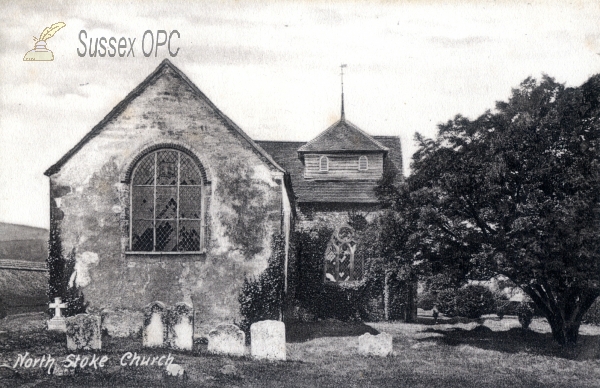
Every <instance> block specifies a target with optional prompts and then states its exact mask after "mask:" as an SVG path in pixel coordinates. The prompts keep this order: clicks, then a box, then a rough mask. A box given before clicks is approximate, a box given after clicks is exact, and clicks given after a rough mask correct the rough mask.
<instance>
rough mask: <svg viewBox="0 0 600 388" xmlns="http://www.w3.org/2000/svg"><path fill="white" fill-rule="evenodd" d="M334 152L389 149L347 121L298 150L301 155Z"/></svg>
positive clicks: (336, 125) (384, 150) (338, 123)
mask: <svg viewBox="0 0 600 388" xmlns="http://www.w3.org/2000/svg"><path fill="white" fill-rule="evenodd" d="M332 151H333V152H335V151H383V152H387V151H388V149H387V147H385V146H383V145H382V144H381V143H380V142H378V141H377V140H375V139H374V138H373V137H371V136H369V135H368V134H367V133H365V132H364V131H362V130H361V129H360V128H358V127H357V126H356V125H354V124H352V123H351V122H349V121H347V120H345V119H342V120H340V121H338V122H336V123H335V124H333V125H332V126H331V127H329V128H327V129H326V130H325V131H323V132H322V133H321V134H320V135H319V136H317V137H315V138H314V139H313V140H311V141H309V142H308V143H306V144H304V145H303V146H302V147H300V148H299V149H298V152H300V153H306V152H332Z"/></svg>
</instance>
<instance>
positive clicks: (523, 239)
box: [394, 75, 600, 345]
mask: <svg viewBox="0 0 600 388" xmlns="http://www.w3.org/2000/svg"><path fill="white" fill-rule="evenodd" d="M599 135H600V75H596V76H594V77H592V78H590V79H589V80H588V81H587V82H586V83H585V84H583V85H582V86H580V87H576V88H565V86H564V85H562V84H559V83H557V82H556V81H554V80H553V79H552V78H550V77H548V76H544V77H543V79H542V80H541V81H539V82H538V81H537V80H535V79H532V78H528V79H526V80H525V81H523V82H522V83H521V85H520V87H519V88H517V89H513V91H512V95H511V97H510V98H509V99H508V101H507V102H498V103H497V104H496V110H495V111H494V112H491V111H488V112H485V114H483V115H482V116H480V117H479V118H477V119H475V120H469V119H467V118H466V117H463V116H461V115H458V116H456V117H455V118H454V119H453V120H450V121H448V122H447V123H445V124H441V125H439V130H438V135H437V137H436V138H435V139H426V138H424V137H422V136H420V135H418V134H417V136H416V140H417V142H418V143H419V149H418V151H417V152H416V153H415V155H414V156H413V162H412V165H411V167H412V175H411V176H410V177H409V178H408V180H407V186H408V187H407V188H406V190H405V191H406V193H405V194H404V195H398V196H397V197H396V198H395V199H394V203H395V204H394V206H395V207H396V208H397V209H398V210H399V211H404V213H411V212H412V214H417V215H418V221H417V222H416V223H415V227H414V229H413V230H412V233H413V235H412V237H411V239H412V240H418V241H420V244H418V246H417V245H414V244H413V248H414V249H417V252H418V255H420V256H421V257H422V258H423V259H424V260H426V261H427V262H428V263H429V266H430V268H431V269H432V270H434V271H435V270H437V271H438V272H439V271H442V270H444V271H452V272H453V273H460V274H463V275H464V277H465V279H473V280H484V279H489V278H491V277H492V276H496V275H499V274H502V275H505V276H506V277H508V278H509V279H510V280H511V281H513V282H514V283H515V284H517V285H518V286H519V287H521V288H522V289H523V291H524V292H525V293H527V295H529V296H530V297H531V299H532V300H533V301H534V303H535V304H536V305H537V307H538V308H539V309H540V310H541V311H542V312H543V313H544V314H545V316H546V318H547V319H548V322H549V324H550V326H551V328H552V334H553V336H554V339H555V340H556V341H557V342H558V343H560V344H563V345H564V344H574V343H575V342H576V341H577V335H578V332H579V326H580V324H581V319H582V317H583V315H584V313H585V312H586V311H587V310H588V309H589V307H590V306H591V305H592V303H593V302H594V300H595V299H596V298H597V297H598V295H600V239H599V238H598V237H599V226H600V179H599V177H600V160H599V159H600V147H599V146H600V144H599ZM402 209H404V210H402Z"/></svg>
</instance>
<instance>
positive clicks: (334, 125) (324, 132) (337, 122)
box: [298, 119, 342, 151]
mask: <svg viewBox="0 0 600 388" xmlns="http://www.w3.org/2000/svg"><path fill="white" fill-rule="evenodd" d="M341 122H342V120H341V119H340V120H338V121H336V122H335V123H333V124H331V125H330V126H329V127H328V128H327V129H325V130H324V131H323V132H321V133H320V134H319V135H317V137H315V138H314V139H312V140H310V141H308V142H306V144H304V145H303V146H302V147H300V148H303V147H305V146H308V145H310V144H312V143H314V142H315V141H317V140H318V139H320V138H321V137H323V136H325V134H326V133H327V132H329V131H331V130H333V129H334V128H335V127H336V126H337V125H338V124H339V123H341ZM298 151H300V149H298Z"/></svg>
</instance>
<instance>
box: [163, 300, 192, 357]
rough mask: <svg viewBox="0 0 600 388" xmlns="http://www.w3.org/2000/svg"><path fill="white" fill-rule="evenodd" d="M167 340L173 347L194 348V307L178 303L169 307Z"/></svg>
mask: <svg viewBox="0 0 600 388" xmlns="http://www.w3.org/2000/svg"><path fill="white" fill-rule="evenodd" d="M167 341H168V342H169V346H170V347H171V348H173V349H180V350H192V347H193V346H194V308H193V307H192V306H190V305H189V304H187V303H177V304H176V305H175V306H173V307H172V308H170V309H169V325H168V334H167Z"/></svg>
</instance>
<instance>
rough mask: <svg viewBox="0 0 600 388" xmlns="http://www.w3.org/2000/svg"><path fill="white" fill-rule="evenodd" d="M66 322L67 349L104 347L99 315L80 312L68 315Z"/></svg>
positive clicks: (96, 348) (98, 348)
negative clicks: (72, 315)
mask: <svg viewBox="0 0 600 388" xmlns="http://www.w3.org/2000/svg"><path fill="white" fill-rule="evenodd" d="M66 323H67V349H69V350H100V349H101V348H102V333H101V331H100V316H99V315H91V314H78V315H75V316H74V317H68V318H67V319H66Z"/></svg>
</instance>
